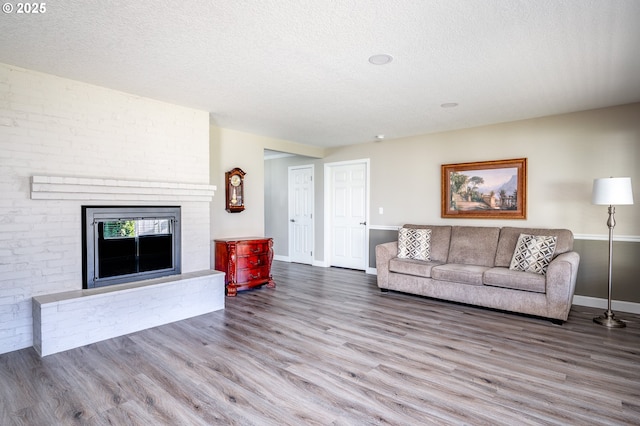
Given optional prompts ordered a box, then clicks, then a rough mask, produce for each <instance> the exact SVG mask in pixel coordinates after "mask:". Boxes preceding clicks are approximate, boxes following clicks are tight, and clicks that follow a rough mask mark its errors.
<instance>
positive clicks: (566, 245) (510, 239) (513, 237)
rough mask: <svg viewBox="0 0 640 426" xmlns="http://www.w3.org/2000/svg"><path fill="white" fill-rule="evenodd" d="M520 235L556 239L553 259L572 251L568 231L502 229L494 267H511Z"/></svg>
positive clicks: (569, 232)
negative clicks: (543, 236)
mask: <svg viewBox="0 0 640 426" xmlns="http://www.w3.org/2000/svg"><path fill="white" fill-rule="evenodd" d="M520 234H529V235H551V236H554V237H558V240H557V242H556V250H555V252H554V254H553V257H556V256H558V255H559V254H562V253H567V252H569V251H572V250H573V233H572V232H571V231H569V230H568V229H545V228H515V227H504V228H502V229H501V230H500V240H499V241H498V250H497V252H496V262H495V266H501V267H504V268H508V267H509V266H510V265H511V259H512V258H513V253H514V252H515V250H516V244H517V243H518V237H519V236H520Z"/></svg>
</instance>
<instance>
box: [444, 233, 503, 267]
mask: <svg viewBox="0 0 640 426" xmlns="http://www.w3.org/2000/svg"><path fill="white" fill-rule="evenodd" d="M499 236H500V228H493V227H479V226H478V227H475V226H454V227H453V228H452V229H451V247H450V248H449V257H448V258H447V263H460V264H465V265H478V266H489V267H492V266H494V263H495V257H496V249H497V247H498V237H499Z"/></svg>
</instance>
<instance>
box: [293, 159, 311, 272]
mask: <svg viewBox="0 0 640 426" xmlns="http://www.w3.org/2000/svg"><path fill="white" fill-rule="evenodd" d="M296 169H311V212H312V213H311V215H312V216H311V251H312V253H315V247H316V226H315V225H316V218H315V215H314V213H315V205H316V203H315V197H316V196H315V192H316V188H315V186H316V183H315V178H316V177H315V174H316V169H315V165H314V164H304V165H300V166H289V167H287V234H288V238H287V243H288V244H289V248H288V252H289V261H290V262H291V261H292V256H291V252H292V247H293V246H294V242H293V233H292V232H291V225H290V224H289V220H290V219H291V195H292V191H291V183H292V182H291V171H292V170H296ZM314 262H315V254H312V255H311V262H310V263H309V265H313V264H314Z"/></svg>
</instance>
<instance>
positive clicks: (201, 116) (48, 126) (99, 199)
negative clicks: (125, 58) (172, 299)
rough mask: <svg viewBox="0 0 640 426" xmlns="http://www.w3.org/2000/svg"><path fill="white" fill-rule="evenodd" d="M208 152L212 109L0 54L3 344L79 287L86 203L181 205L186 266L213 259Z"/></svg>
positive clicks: (17, 345)
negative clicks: (49, 300) (51, 301)
mask: <svg viewBox="0 0 640 426" xmlns="http://www.w3.org/2000/svg"><path fill="white" fill-rule="evenodd" d="M209 160H210V159H209V113H208V112H206V111H201V110H196V109H193V108H185V107H182V106H179V105H173V104H168V103H165V102H159V101H156V100H153V99H148V98H143V97H140V96H136V95H131V94H127V93H123V92H118V91H115V90H111V89H106V88H103V87H97V86H93V85H90V84H86V83H81V82H78V81H73V80H68V79H63V78H59V77H56V76H53V75H48V74H43V73H39V72H35V71H31V70H26V69H23V68H18V67H14V66H10V65H5V64H0V194H1V196H0V353H6V352H10V351H14V350H18V349H23V348H27V347H30V346H33V344H34V335H33V315H32V314H33V312H32V300H33V298H34V297H42V296H44V295H49V294H56V293H65V292H73V291H79V290H81V289H82V206H83V205H94V206H96V205H98V206H100V205H102V206H107V205H137V206H152V205H155V206H158V205H174V206H180V208H181V221H182V227H181V232H182V244H181V245H182V274H183V275H188V274H191V273H198V272H199V271H203V270H209V268H210V251H211V243H210V235H211V233H210V227H211V219H210V205H211V200H212V197H213V194H214V190H215V187H213V186H211V185H210V176H209V174H210V166H209Z"/></svg>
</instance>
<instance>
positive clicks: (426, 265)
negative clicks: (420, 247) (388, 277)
mask: <svg viewBox="0 0 640 426" xmlns="http://www.w3.org/2000/svg"><path fill="white" fill-rule="evenodd" d="M438 265H442V262H433V261H424V260H414V259H399V258H397V257H396V258H393V259H391V260H390V261H389V271H390V272H397V273H400V274H405V275H415V276H418V277H425V278H431V268H433V267H434V266H438Z"/></svg>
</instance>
